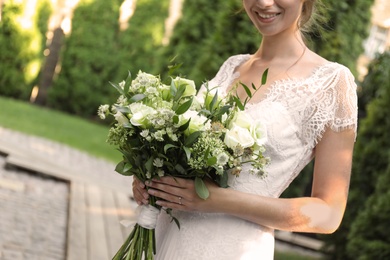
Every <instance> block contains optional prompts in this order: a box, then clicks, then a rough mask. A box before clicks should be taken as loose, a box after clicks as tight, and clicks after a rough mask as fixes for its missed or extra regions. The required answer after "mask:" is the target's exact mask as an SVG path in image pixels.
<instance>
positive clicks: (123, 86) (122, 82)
mask: <svg viewBox="0 0 390 260" xmlns="http://www.w3.org/2000/svg"><path fill="white" fill-rule="evenodd" d="M125 84H126V82H125V81H124V80H122V81H121V82H119V87H120V88H122V89H124V88H125Z"/></svg>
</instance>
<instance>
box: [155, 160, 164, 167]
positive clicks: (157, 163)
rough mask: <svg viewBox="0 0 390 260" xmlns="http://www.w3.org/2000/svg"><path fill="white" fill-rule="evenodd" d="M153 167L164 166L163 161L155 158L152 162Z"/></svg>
mask: <svg viewBox="0 0 390 260" xmlns="http://www.w3.org/2000/svg"><path fill="white" fill-rule="evenodd" d="M153 165H154V166H156V167H157V168H161V167H163V165H164V161H163V160H161V159H160V158H156V159H154V160H153Z"/></svg>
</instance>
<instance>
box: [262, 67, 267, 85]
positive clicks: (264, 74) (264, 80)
mask: <svg viewBox="0 0 390 260" xmlns="http://www.w3.org/2000/svg"><path fill="white" fill-rule="evenodd" d="M267 77H268V69H266V70H265V71H264V73H263V76H262V77H261V85H264V84H265V83H267Z"/></svg>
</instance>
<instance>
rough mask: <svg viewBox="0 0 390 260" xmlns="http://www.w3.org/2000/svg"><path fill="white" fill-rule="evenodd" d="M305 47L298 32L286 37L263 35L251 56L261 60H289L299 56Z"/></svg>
mask: <svg viewBox="0 0 390 260" xmlns="http://www.w3.org/2000/svg"><path fill="white" fill-rule="evenodd" d="M306 48H307V47H306V45H305V43H304V42H303V39H302V36H301V34H300V32H297V33H295V34H294V35H291V34H290V35H289V36H288V37H285V35H284V36H283V35H278V36H264V37H263V40H262V42H261V45H260V47H259V49H258V50H257V51H256V53H255V54H254V55H253V56H254V58H255V59H261V60H262V61H263V62H272V61H273V60H280V59H282V60H286V59H287V60H290V59H296V58H298V57H300V56H301V55H302V52H304V50H305V49H306Z"/></svg>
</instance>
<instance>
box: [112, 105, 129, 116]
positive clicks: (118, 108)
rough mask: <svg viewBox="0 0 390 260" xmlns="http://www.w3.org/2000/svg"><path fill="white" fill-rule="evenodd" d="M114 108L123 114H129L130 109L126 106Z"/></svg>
mask: <svg viewBox="0 0 390 260" xmlns="http://www.w3.org/2000/svg"><path fill="white" fill-rule="evenodd" d="M115 109H116V110H117V111H119V112H121V113H123V114H130V113H131V110H130V108H128V107H121V106H115Z"/></svg>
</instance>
